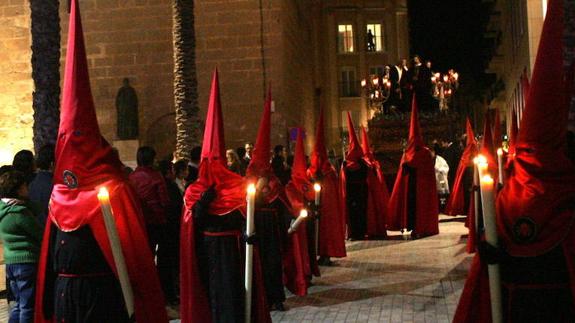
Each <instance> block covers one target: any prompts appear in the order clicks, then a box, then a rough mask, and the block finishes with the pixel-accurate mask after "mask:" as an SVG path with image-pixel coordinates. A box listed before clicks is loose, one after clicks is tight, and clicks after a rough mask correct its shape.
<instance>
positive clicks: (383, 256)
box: [272, 216, 471, 323]
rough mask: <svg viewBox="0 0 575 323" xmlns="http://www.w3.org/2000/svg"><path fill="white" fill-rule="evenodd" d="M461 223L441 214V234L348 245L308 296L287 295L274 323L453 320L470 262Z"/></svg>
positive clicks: (275, 316)
mask: <svg viewBox="0 0 575 323" xmlns="http://www.w3.org/2000/svg"><path fill="white" fill-rule="evenodd" d="M462 221H463V219H462V218H455V219H454V218H451V217H447V216H442V217H441V223H440V234H439V235H437V236H434V237H429V238H424V239H420V240H403V239H402V238H401V236H398V235H395V236H394V235H391V236H390V237H389V238H390V240H385V241H361V242H350V243H348V245H347V250H348V256H347V258H344V259H342V260H337V261H336V264H337V266H335V267H321V270H322V277H320V278H315V279H314V284H315V286H313V287H311V288H310V289H309V295H307V296H306V297H301V298H298V297H289V298H288V300H287V301H286V305H287V307H288V308H289V310H288V311H286V312H272V318H273V321H274V322H298V323H307V322H330V323H331V322H370V323H371V322H392V323H395V322H413V323H416V322H422V323H423V322H425V323H430V322H451V320H452V318H453V315H454V312H455V308H456V306H457V302H458V300H459V296H460V294H461V290H462V288H463V284H464V282H465V277H466V275H467V270H468V268H469V264H470V262H471V257H470V256H468V255H467V254H466V253H465V239H462V238H461V236H462V235H463V234H466V233H467V230H466V228H465V227H464V225H463V223H462ZM392 234H395V233H392Z"/></svg>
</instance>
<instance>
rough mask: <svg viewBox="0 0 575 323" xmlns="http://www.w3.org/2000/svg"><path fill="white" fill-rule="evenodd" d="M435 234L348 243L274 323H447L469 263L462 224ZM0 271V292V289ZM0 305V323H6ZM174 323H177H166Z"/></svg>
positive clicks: (0, 273)
mask: <svg viewBox="0 0 575 323" xmlns="http://www.w3.org/2000/svg"><path fill="white" fill-rule="evenodd" d="M440 221H441V222H440V226H439V230H440V234H439V235H437V236H434V237H429V238H424V239H420V240H404V239H403V238H402V237H401V236H400V235H397V234H396V233H391V235H390V237H389V238H388V240H384V241H361V242H348V244H347V250H348V256H347V258H345V259H341V260H336V266H334V267H321V270H322V276H321V277H320V278H314V284H315V285H314V286H313V287H311V288H310V289H309V295H307V296H305V297H293V296H290V297H288V300H287V301H286V303H285V304H286V306H287V308H288V309H289V310H288V311H286V312H272V318H273V321H274V323H275V322H282V323H284V322H286V323H287V322H297V323H311V322H314V323H315V322H329V323H332V322H369V323H372V322H391V323H396V322H405V323H409V322H412V323H424V322H425V323H435V322H450V321H451V319H452V318H453V315H454V312H455V308H456V306H457V302H458V300H459V296H460V294H461V290H462V288H463V284H464V281H465V277H466V275H467V270H468V268H469V264H470V262H471V257H470V256H469V255H467V254H466V253H465V239H462V237H461V236H462V235H463V234H466V233H467V229H465V227H464V226H463V218H452V217H447V216H441V218H440ZM3 277H4V265H2V266H0V289H4V278H3ZM7 311H8V309H7V305H6V300H5V299H1V300H0V322H2V323H3V322H8V315H7ZM172 322H178V321H172Z"/></svg>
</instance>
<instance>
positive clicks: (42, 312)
mask: <svg viewBox="0 0 575 323" xmlns="http://www.w3.org/2000/svg"><path fill="white" fill-rule="evenodd" d="M61 106H62V109H61V114H60V127H59V130H58V141H57V144H56V152H55V155H56V156H55V157H56V165H55V169H54V189H53V191H52V196H51V202H50V211H49V215H48V223H47V224H46V229H45V232H44V238H43V242H42V250H41V253H40V259H39V264H38V279H37V282H36V303H35V318H34V322H36V323H47V322H54V320H55V318H54V313H53V312H54V309H53V308H52V307H53V306H54V304H53V302H49V301H47V300H50V299H52V296H54V295H47V294H46V293H49V292H51V291H53V289H52V288H51V287H52V286H53V285H54V283H55V281H54V277H47V276H46V273H47V271H50V270H49V268H47V266H48V264H49V263H50V259H48V257H49V248H50V247H51V246H50V235H51V234H52V232H51V228H52V225H51V223H53V224H55V225H56V226H57V227H58V228H59V229H60V230H62V231H75V230H77V229H80V228H81V227H83V226H89V227H90V229H91V231H92V234H93V235H94V238H95V240H96V241H97V243H98V246H99V247H100V249H101V251H102V254H103V255H104V258H105V259H106V262H107V263H108V265H109V267H110V268H111V269H112V271H113V272H114V274H115V275H116V276H117V270H116V265H115V262H114V259H113V256H112V250H111V248H110V243H109V240H108V235H107V232H106V228H105V225H104V219H103V215H102V212H101V209H100V202H99V201H98V198H97V194H98V190H99V188H100V187H102V186H105V187H106V188H107V189H108V191H109V195H110V204H111V206H112V210H113V213H114V219H115V223H116V227H117V230H118V235H119V239H120V244H121V247H122V252H123V254H124V258H125V263H126V267H127V271H128V275H129V278H130V283H131V284H132V289H133V293H134V310H135V313H134V314H135V319H136V320H137V321H138V322H142V323H160V322H167V321H168V318H167V315H166V310H165V308H164V305H165V302H164V297H163V293H162V289H161V287H160V282H159V279H158V275H157V272H156V268H155V266H154V262H153V258H152V253H151V251H150V250H149V248H147V247H146V246H147V245H148V244H147V241H148V239H147V236H146V232H145V229H144V228H145V226H144V223H143V217H142V210H141V209H140V206H139V204H138V202H137V201H138V199H137V198H136V196H135V195H134V192H133V191H132V189H131V187H130V186H129V185H128V183H127V182H126V180H125V178H124V176H123V173H122V164H121V162H120V160H119V159H118V155H117V154H116V153H114V151H113V150H112V147H111V146H110V145H109V144H108V142H106V140H105V139H104V138H103V137H102V136H101V134H100V129H99V126H98V120H97V118H96V111H95V108H94V103H93V101H92V93H91V90H90V80H89V75H88V64H87V60H86V51H85V47H84V37H83V31H82V22H81V18H80V9H79V7H78V1H77V0H74V1H72V2H71V12H70V28H69V34H68V52H67V54H66V68H65V74H64V87H63V92H62V105H61ZM142 246H144V247H142ZM118 301H120V302H121V301H122V300H118Z"/></svg>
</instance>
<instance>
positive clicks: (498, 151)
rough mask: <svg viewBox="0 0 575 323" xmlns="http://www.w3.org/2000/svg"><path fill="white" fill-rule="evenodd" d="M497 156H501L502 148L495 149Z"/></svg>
mask: <svg viewBox="0 0 575 323" xmlns="http://www.w3.org/2000/svg"><path fill="white" fill-rule="evenodd" d="M497 156H503V149H501V148H499V149H497Z"/></svg>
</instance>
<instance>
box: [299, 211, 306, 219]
mask: <svg viewBox="0 0 575 323" xmlns="http://www.w3.org/2000/svg"><path fill="white" fill-rule="evenodd" d="M307 215H308V214H307V210H306V209H302V210H301V211H300V212H299V216H300V217H302V218H303V219H305V218H307Z"/></svg>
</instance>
